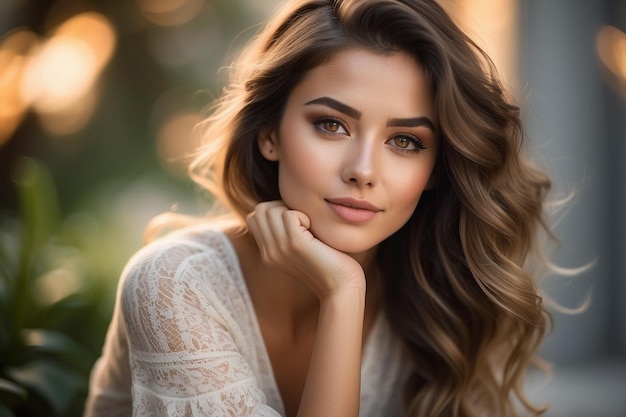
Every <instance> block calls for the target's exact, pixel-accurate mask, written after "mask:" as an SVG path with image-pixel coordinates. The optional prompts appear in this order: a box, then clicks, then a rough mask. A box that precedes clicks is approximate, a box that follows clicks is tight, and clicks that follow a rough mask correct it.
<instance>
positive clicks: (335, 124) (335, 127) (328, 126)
mask: <svg viewBox="0 0 626 417" xmlns="http://www.w3.org/2000/svg"><path fill="white" fill-rule="evenodd" d="M313 125H314V126H315V127H317V128H318V129H319V130H321V131H322V132H323V133H330V134H338V135H346V134H348V131H347V129H346V128H345V127H344V125H343V123H342V122H341V121H340V120H338V119H335V118H333V117H324V118H321V119H318V120H316V121H315V122H313Z"/></svg>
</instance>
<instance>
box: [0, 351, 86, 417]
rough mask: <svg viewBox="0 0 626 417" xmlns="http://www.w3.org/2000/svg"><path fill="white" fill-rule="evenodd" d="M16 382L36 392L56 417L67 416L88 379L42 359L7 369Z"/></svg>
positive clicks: (65, 367) (60, 365)
mask: <svg viewBox="0 0 626 417" xmlns="http://www.w3.org/2000/svg"><path fill="white" fill-rule="evenodd" d="M7 375H8V376H9V377H10V378H11V379H12V380H14V381H15V382H16V383H18V384H21V385H23V386H24V387H26V388H28V389H29V390H33V391H34V392H35V393H36V394H38V395H39V396H40V397H41V398H42V399H43V400H45V401H46V402H47V403H48V405H49V407H50V409H51V410H52V411H53V412H54V414H55V415H66V414H67V412H68V410H70V408H71V407H72V404H73V402H74V401H75V400H76V398H77V396H79V395H82V393H83V391H84V387H85V386H86V383H87V380H86V377H85V376H83V375H80V374H78V373H77V372H75V371H73V370H72V369H69V368H68V367H67V366H63V365H62V364H59V363H56V362H54V361H50V360H46V359H44V358H38V359H37V360H32V361H29V362H27V363H25V364H24V365H22V366H20V367H14V368H7Z"/></svg>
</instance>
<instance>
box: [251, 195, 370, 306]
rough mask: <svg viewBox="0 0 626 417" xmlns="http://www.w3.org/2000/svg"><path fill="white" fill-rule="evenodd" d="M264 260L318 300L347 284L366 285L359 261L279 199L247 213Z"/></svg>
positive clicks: (259, 205) (261, 204) (353, 285)
mask: <svg viewBox="0 0 626 417" xmlns="http://www.w3.org/2000/svg"><path fill="white" fill-rule="evenodd" d="M247 223H248V228H249V229H250V231H251V232H252V235H253V236H254V239H255V240H256V243H257V245H258V247H259V250H260V252H261V258H262V259H263V261H264V262H265V263H266V264H268V265H271V266H273V267H276V268H278V269H279V270H281V271H283V272H285V273H286V274H288V275H290V276H292V277H294V278H296V279H298V280H299V281H301V282H302V283H303V284H304V285H305V286H306V287H308V288H309V289H310V290H311V291H312V292H313V293H314V294H315V295H316V296H317V297H318V299H320V301H322V300H324V299H325V298H327V297H329V296H330V295H332V294H335V293H336V292H338V291H341V290H343V289H347V288H352V289H354V288H357V289H363V290H364V288H365V274H364V272H363V268H362V267H361V265H360V264H359V263H358V262H357V261H356V260H354V259H353V258H352V257H350V256H349V255H347V254H345V253H343V252H340V251H338V250H336V249H333V248H331V247H330V246H328V245H326V244H325V243H324V242H322V241H320V240H319V239H317V238H316V237H315V236H313V234H312V233H311V231H310V230H309V228H310V226H311V221H310V219H309V218H308V216H307V215H306V214H304V213H302V212H300V211H296V210H290V209H288V208H287V207H286V206H285V205H284V203H283V202H282V201H269V202H263V203H260V204H258V205H257V206H256V208H255V210H254V211H253V212H252V213H250V214H249V215H248V217H247Z"/></svg>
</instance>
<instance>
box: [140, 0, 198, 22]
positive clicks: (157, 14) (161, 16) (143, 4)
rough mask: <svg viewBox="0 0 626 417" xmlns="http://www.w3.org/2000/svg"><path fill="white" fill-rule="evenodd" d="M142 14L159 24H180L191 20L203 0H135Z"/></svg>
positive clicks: (196, 13)
mask: <svg viewBox="0 0 626 417" xmlns="http://www.w3.org/2000/svg"><path fill="white" fill-rule="evenodd" d="M137 3H138V5H139V8H140V9H141V12H142V14H143V16H144V17H145V18H146V20H148V21H149V22H151V23H153V24H155V25H159V26H180V25H184V24H185V23H188V22H190V21H191V20H193V19H194V18H195V17H196V16H198V14H199V13H200V11H201V10H202V7H203V6H204V0H137Z"/></svg>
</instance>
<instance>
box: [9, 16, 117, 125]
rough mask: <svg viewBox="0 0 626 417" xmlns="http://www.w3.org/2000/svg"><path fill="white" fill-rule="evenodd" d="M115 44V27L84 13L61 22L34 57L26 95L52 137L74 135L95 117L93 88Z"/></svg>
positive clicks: (24, 83) (27, 72) (23, 88)
mask: <svg viewBox="0 0 626 417" xmlns="http://www.w3.org/2000/svg"><path fill="white" fill-rule="evenodd" d="M115 42H116V35H115V31H114V29H113V26H112V25H111V23H110V22H109V21H108V20H107V19H106V18H105V17H104V16H102V15H100V14H98V13H94V12H85V13H80V14H78V15H75V16H73V17H71V18H70V19H68V20H66V21H65V22H64V23H62V24H61V25H60V26H59V27H58V28H57V29H56V30H55V31H54V32H53V33H52V35H51V36H50V38H49V39H47V40H46V41H44V42H43V43H42V44H41V45H40V46H39V47H38V48H37V49H36V51H35V52H34V53H33V55H32V56H31V57H30V60H29V63H28V65H27V67H26V69H25V71H24V75H23V79H22V85H21V91H22V96H23V98H24V101H25V102H27V103H29V104H30V105H31V107H32V109H33V110H35V111H36V112H37V113H38V115H39V116H40V119H41V120H42V126H43V127H44V129H45V130H46V131H47V132H48V133H51V134H54V135H57V136H63V135H69V134H71V133H74V132H76V131H78V130H80V129H81V128H82V127H83V126H84V125H85V123H86V122H87V121H88V120H89V119H90V118H91V115H92V113H93V109H94V108H95V97H94V89H95V86H96V83H97V80H98V78H99V76H100V74H101V72H102V70H103V69H104V67H105V66H106V64H107V63H108V62H109V60H110V59H111V56H112V55H113V51H114V49H115Z"/></svg>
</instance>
